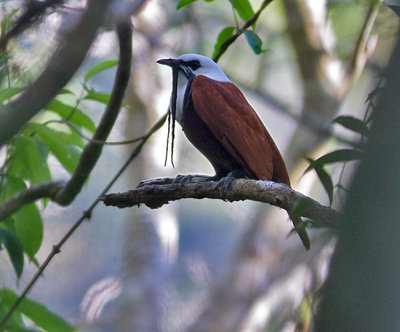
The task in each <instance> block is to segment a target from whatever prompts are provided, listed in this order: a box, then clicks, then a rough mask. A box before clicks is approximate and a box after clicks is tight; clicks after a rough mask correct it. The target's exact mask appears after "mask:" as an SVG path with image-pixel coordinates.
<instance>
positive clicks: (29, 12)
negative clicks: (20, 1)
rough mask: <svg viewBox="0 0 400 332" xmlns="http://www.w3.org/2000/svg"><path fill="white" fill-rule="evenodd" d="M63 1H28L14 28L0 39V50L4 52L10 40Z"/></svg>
mask: <svg viewBox="0 0 400 332" xmlns="http://www.w3.org/2000/svg"><path fill="white" fill-rule="evenodd" d="M64 1H65V0H47V1H29V2H28V4H27V5H26V8H25V10H24V12H23V13H22V15H21V16H20V17H19V18H18V19H17V20H16V21H15V24H14V26H13V27H12V28H11V29H10V30H9V31H7V32H6V33H5V34H4V35H3V36H2V37H1V38H0V50H2V51H3V50H5V48H6V46H7V44H8V42H9V41H10V39H11V38H13V37H16V36H17V35H19V34H20V33H22V32H23V31H24V30H26V29H27V28H29V27H31V26H32V24H33V23H35V22H37V21H38V20H40V18H41V17H42V16H43V15H44V13H45V12H46V10H47V9H48V8H50V7H52V8H55V7H56V6H60V5H62V4H63V3H64Z"/></svg>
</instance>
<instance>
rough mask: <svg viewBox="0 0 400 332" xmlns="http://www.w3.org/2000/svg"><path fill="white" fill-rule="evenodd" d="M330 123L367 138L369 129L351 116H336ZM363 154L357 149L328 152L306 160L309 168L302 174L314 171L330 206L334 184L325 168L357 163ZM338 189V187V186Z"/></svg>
mask: <svg viewBox="0 0 400 332" xmlns="http://www.w3.org/2000/svg"><path fill="white" fill-rule="evenodd" d="M332 123H338V124H340V125H342V126H343V127H345V128H347V129H349V130H351V131H353V132H355V133H357V134H360V135H361V137H364V136H365V137H368V134H369V128H368V126H367V125H366V124H365V123H364V122H363V121H362V120H359V119H357V118H354V117H352V116H338V117H337V118H335V119H334V120H333V121H332ZM363 155H364V152H363V151H362V150H360V149H359V148H352V149H339V150H335V151H332V152H329V153H327V154H325V155H323V156H321V157H319V158H318V159H316V160H313V159H311V158H306V159H307V160H308V162H309V166H308V167H307V169H306V170H305V171H304V174H306V173H307V172H309V171H311V170H315V172H316V173H317V176H318V178H319V180H320V181H321V183H322V186H323V187H324V189H325V191H326V193H327V194H328V197H329V202H330V204H331V205H332V203H333V196H334V184H333V180H332V177H331V176H330V174H329V173H328V172H327V171H326V169H325V167H326V166H327V165H329V164H334V163H342V164H344V163H346V162H349V161H358V160H361V159H362V158H363ZM338 187H340V185H338Z"/></svg>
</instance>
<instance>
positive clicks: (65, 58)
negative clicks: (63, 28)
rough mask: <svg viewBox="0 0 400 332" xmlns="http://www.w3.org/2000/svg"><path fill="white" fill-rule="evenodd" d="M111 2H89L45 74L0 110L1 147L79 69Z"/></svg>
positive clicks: (55, 53) (100, 0)
mask: <svg viewBox="0 0 400 332" xmlns="http://www.w3.org/2000/svg"><path fill="white" fill-rule="evenodd" d="M108 2H109V0H90V1H89V2H88V8H87V10H86V11H85V12H84V14H83V15H82V18H81V20H80V22H79V23H78V25H77V26H76V28H75V29H73V30H72V31H70V33H69V34H68V35H67V37H66V38H65V40H63V42H62V43H60V46H59V47H58V49H57V50H56V51H55V52H54V54H53V56H52V58H51V59H50V61H49V64H48V65H47V67H46V69H45V70H44V71H43V73H42V74H41V75H40V76H39V77H38V78H37V79H36V81H35V82H33V83H32V84H31V85H30V86H29V87H28V88H27V89H26V90H25V91H24V92H23V93H22V94H21V96H20V97H19V98H18V99H17V100H15V101H13V102H12V103H10V104H8V105H7V106H6V107H5V109H4V111H3V112H1V113H0V127H1V131H0V147H1V146H2V145H3V144H5V143H6V142H7V140H9V139H10V138H12V137H13V136H14V135H15V134H17V133H18V131H19V130H21V128H22V127H23V126H24V125H25V123H26V122H27V121H29V120H30V119H31V118H32V117H33V116H34V115H36V114H37V113H38V112H39V111H40V110H41V109H42V108H43V107H44V106H46V105H47V104H48V103H49V101H50V100H51V99H53V98H54V97H55V96H56V94H57V93H58V91H59V90H60V89H61V88H62V87H64V86H65V85H66V84H67V83H68V82H69V80H70V79H71V77H72V76H73V75H74V74H75V72H76V71H77V70H78V68H79V66H80V65H81V63H82V61H83V59H84V58H85V55H86V53H87V51H88V49H89V47H90V45H91V44H92V41H93V39H94V38H95V36H96V32H97V28H98V27H99V26H100V25H101V23H102V21H103V16H104V12H105V10H106V8H107V5H108ZM77 36H79V38H77Z"/></svg>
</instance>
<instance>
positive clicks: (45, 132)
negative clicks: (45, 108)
mask: <svg viewBox="0 0 400 332" xmlns="http://www.w3.org/2000/svg"><path fill="white" fill-rule="evenodd" d="M28 126H29V128H30V129H32V130H33V131H35V132H37V133H38V134H39V136H40V137H41V139H42V140H43V142H44V143H45V144H46V145H47V146H48V147H49V149H50V151H51V152H52V153H53V154H54V156H55V157H56V158H57V160H58V161H59V162H60V163H61V165H63V166H64V168H65V169H66V170H67V171H68V172H70V173H73V172H74V170H75V168H76V165H77V164H78V162H79V157H80V151H79V150H78V149H77V148H76V147H75V146H73V145H70V144H68V142H66V140H65V139H64V137H63V135H62V134H60V132H59V131H57V130H54V129H52V128H49V127H47V126H45V125H42V124H40V123H34V122H30V123H29V124H28Z"/></svg>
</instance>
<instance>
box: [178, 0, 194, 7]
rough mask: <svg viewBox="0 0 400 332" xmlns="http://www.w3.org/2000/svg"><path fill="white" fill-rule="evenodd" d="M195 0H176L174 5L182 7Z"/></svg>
mask: <svg viewBox="0 0 400 332" xmlns="http://www.w3.org/2000/svg"><path fill="white" fill-rule="evenodd" d="M196 1H197V0H180V1H179V2H178V5H177V6H176V9H181V8H182V7H185V6H187V5H189V4H191V3H193V2H196Z"/></svg>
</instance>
